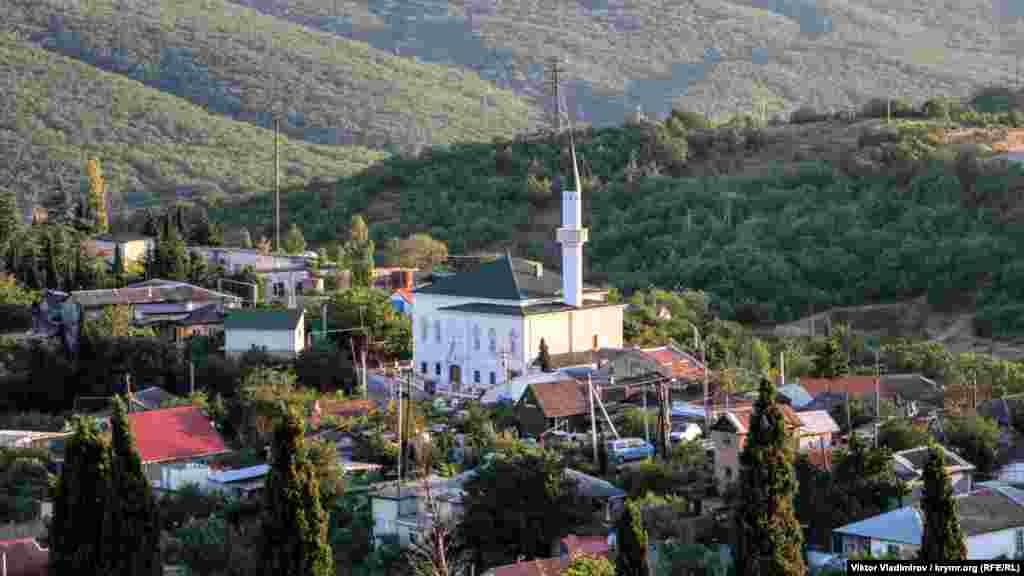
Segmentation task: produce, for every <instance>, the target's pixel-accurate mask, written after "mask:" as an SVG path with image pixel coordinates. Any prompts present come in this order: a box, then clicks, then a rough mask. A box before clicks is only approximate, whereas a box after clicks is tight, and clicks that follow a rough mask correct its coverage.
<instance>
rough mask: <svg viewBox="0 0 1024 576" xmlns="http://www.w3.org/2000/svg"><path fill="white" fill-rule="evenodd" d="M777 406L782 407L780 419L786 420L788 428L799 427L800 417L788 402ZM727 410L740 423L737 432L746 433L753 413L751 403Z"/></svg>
mask: <svg viewBox="0 0 1024 576" xmlns="http://www.w3.org/2000/svg"><path fill="white" fill-rule="evenodd" d="M778 406H779V408H781V409H782V419H783V420H785V421H786V425H787V426H789V427H790V428H800V426H801V422H800V418H799V417H798V416H797V415H796V412H794V411H793V409H792V408H790V406H789V405H788V404H779V405H778ZM729 412H730V413H732V415H733V416H735V417H736V420H737V421H738V422H739V424H740V427H741V429H740V430H739V431H738V433H739V434H746V433H747V430H749V429H750V416H751V415H752V414H753V413H754V406H753V404H751V405H748V406H740V407H736V408H730V410H729Z"/></svg>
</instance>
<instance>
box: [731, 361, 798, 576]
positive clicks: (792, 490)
mask: <svg viewBox="0 0 1024 576" xmlns="http://www.w3.org/2000/svg"><path fill="white" fill-rule="evenodd" d="M796 492H797V484H796V474H795V473H794V471H793V444H792V439H791V438H790V435H789V433H788V431H787V430H786V423H785V420H784V419H783V413H782V408H781V407H780V406H779V404H777V403H776V401H775V386H774V385H773V384H772V383H771V381H770V380H768V379H763V380H761V388H760V394H759V396H758V399H757V403H756V404H755V405H754V411H753V414H751V417H750V424H749V426H748V433H747V444H746V446H745V447H744V448H743V452H742V454H740V482H739V502H738V506H737V517H736V520H737V527H736V528H737V534H736V536H737V554H736V557H737V559H738V560H737V566H736V573H737V574H744V575H745V576H798V575H799V576H803V574H805V573H806V571H807V568H806V566H805V565H804V560H803V555H802V548H803V533H802V531H801V528H800V523H799V521H798V520H797V517H796V512H795V511H794V509H793V498H794V496H795V495H796Z"/></svg>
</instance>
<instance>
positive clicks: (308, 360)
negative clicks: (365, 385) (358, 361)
mask: <svg viewBox="0 0 1024 576" xmlns="http://www.w3.org/2000/svg"><path fill="white" fill-rule="evenodd" d="M295 376H296V377H297V379H298V381H299V383H300V384H302V385H303V386H307V387H309V388H313V389H315V390H318V391H320V392H331V391H334V390H344V391H345V393H346V394H352V393H353V390H354V386H353V382H355V370H354V366H353V364H352V358H351V356H350V355H349V354H346V353H345V352H342V351H341V350H340V349H339V348H338V345H337V344H335V343H334V342H333V341H330V340H326V341H323V342H318V343H316V344H314V345H313V346H312V347H310V348H307V349H306V350H303V351H302V353H301V354H300V355H299V357H298V358H296V359H295Z"/></svg>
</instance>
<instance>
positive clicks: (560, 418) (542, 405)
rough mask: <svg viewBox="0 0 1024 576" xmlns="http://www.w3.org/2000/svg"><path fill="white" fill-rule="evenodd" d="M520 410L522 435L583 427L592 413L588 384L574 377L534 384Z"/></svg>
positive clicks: (522, 400) (536, 434)
mask: <svg viewBox="0 0 1024 576" xmlns="http://www.w3.org/2000/svg"><path fill="white" fill-rule="evenodd" d="M517 412H518V416H519V432H520V434H522V435H526V436H537V437H539V436H541V435H542V434H543V433H544V432H547V431H548V430H551V429H553V428H557V429H560V430H565V431H566V432H575V431H577V430H581V429H583V428H584V427H585V426H586V418H587V415H588V414H589V413H590V404H589V403H588V402H587V391H586V384H583V383H582V382H579V381H578V380H575V379H573V378H567V379H563V380H559V381H556V382H541V383H535V384H530V385H529V386H528V387H527V389H526V392H525V393H524V394H523V397H522V399H521V400H520V401H519V404H518V405H517Z"/></svg>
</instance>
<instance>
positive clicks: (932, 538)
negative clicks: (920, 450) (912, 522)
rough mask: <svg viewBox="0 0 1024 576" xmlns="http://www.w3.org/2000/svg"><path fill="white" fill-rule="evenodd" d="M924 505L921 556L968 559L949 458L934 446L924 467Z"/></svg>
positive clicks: (930, 559) (923, 558) (928, 559)
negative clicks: (951, 482) (947, 463)
mask: <svg viewBox="0 0 1024 576" xmlns="http://www.w3.org/2000/svg"><path fill="white" fill-rule="evenodd" d="M923 479H924V497H923V498H922V500H921V507H922V508H923V512H924V514H923V521H924V534H922V535H921V549H920V550H919V551H918V559H919V560H921V561H924V562H944V561H950V560H966V559H967V543H966V541H965V539H964V531H963V529H962V528H961V527H960V517H959V512H958V510H957V504H956V500H954V499H953V487H952V485H951V484H950V482H949V474H948V473H947V472H946V457H945V456H944V455H943V452H942V450H941V449H940V448H939V447H938V446H936V445H934V444H933V445H932V446H931V451H930V454H929V456H928V463H927V464H925V467H924V478H923Z"/></svg>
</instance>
